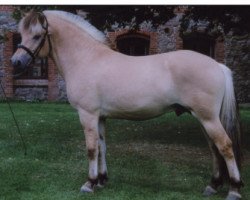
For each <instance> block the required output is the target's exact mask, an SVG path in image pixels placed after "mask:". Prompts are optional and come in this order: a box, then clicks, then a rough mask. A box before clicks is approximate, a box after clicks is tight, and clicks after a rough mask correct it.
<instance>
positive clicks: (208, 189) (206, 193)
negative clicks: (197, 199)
mask: <svg viewBox="0 0 250 200" xmlns="http://www.w3.org/2000/svg"><path fill="white" fill-rule="evenodd" d="M216 193H217V191H216V190H215V189H214V188H212V187H211V186H210V185H208V186H207V187H206V188H205V190H204V192H203V196H205V197H210V196H212V195H214V194H216Z"/></svg>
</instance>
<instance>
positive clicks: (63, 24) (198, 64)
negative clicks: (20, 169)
mask: <svg viewBox="0 0 250 200" xmlns="http://www.w3.org/2000/svg"><path fill="white" fill-rule="evenodd" d="M18 30H19V32H20V34H21V37H22V42H21V44H20V45H19V46H18V49H17V50H16V52H15V53H14V55H13V56H12V58H11V62H12V65H13V66H14V67H16V68H22V69H26V68H27V67H28V66H29V64H30V63H31V62H32V61H33V60H34V58H35V57H47V56H49V57H51V58H52V59H53V61H54V62H55V64H56V65H57V67H58V70H59V72H60V73H61V74H62V76H63V78H64V80H65V82H66V91H67V97H68V101H69V103H70V104H71V106H73V107H74V108H75V109H76V110H77V112H78V114H79V119H80V122H81V124H82V126H83V129H84V134H85V140H86V149H87V155H88V170H89V171H88V179H87V181H86V182H85V183H84V184H83V185H82V187H81V192H94V189H95V187H97V186H100V187H103V186H104V185H105V183H106V182H107V180H108V175H107V164H106V143H105V121H106V119H107V118H117V119H127V120H146V119H151V118H154V117H157V116H160V115H163V114H164V113H166V112H168V111H169V110H173V111H175V112H176V113H177V114H178V115H179V114H181V113H183V112H185V111H188V112H189V113H191V114H192V115H193V116H194V117H195V118H197V119H198V121H199V122H200V124H201V125H202V127H203V129H204V130H205V136H206V138H207V140H208V144H209V147H210V149H211V152H212V160H213V168H212V169H213V170H212V178H211V181H210V183H209V184H208V185H207V186H206V187H205V190H204V192H203V195H204V196H211V195H214V194H215V193H217V191H218V189H219V187H221V186H222V185H223V183H224V182H225V181H228V182H229V184H230V188H229V191H228V194H227V197H226V200H238V199H240V198H241V194H240V188H241V187H242V186H243V182H242V179H241V176H240V165H241V159H240V157H241V151H240V146H241V132H240V125H239V116H238V109H237V103H236V99H235V93H234V85H233V78H232V72H231V70H230V69H229V68H228V67H226V66H225V65H223V64H221V63H218V62H217V61H215V60H214V59H212V58H210V57H208V56H206V55H202V54H200V53H197V52H194V51H190V50H179V51H173V52H168V53H162V54H156V55H148V56H128V55H124V54H122V53H119V52H117V51H114V50H112V49H111V48H110V47H109V45H108V42H107V38H106V36H105V35H104V33H102V32H101V31H99V30H98V29H97V28H95V27H94V26H93V25H91V24H90V23H89V22H88V21H87V20H85V19H83V18H81V17H80V16H77V15H74V14H71V13H68V12H64V11H49V10H46V11H43V12H35V11H31V12H29V13H28V14H26V16H24V17H23V18H22V19H21V21H20V23H19V26H18ZM226 177H228V178H226Z"/></svg>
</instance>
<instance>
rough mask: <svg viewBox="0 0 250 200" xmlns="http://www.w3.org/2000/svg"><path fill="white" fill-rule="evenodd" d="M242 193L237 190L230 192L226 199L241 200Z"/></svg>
mask: <svg viewBox="0 0 250 200" xmlns="http://www.w3.org/2000/svg"><path fill="white" fill-rule="evenodd" d="M240 199H241V195H240V194H239V193H237V192H229V193H228V195H227V198H226V200H240Z"/></svg>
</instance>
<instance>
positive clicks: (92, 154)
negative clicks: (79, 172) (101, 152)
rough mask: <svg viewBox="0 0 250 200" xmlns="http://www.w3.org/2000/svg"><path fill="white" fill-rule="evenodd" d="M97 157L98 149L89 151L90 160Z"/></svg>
mask: <svg viewBox="0 0 250 200" xmlns="http://www.w3.org/2000/svg"><path fill="white" fill-rule="evenodd" d="M96 156H97V149H88V158H89V160H94V159H95V158H96Z"/></svg>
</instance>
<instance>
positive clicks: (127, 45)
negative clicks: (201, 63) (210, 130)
mask: <svg viewBox="0 0 250 200" xmlns="http://www.w3.org/2000/svg"><path fill="white" fill-rule="evenodd" d="M12 12H13V7H12V6H0V16H1V17H0V34H1V35H3V36H4V37H3V36H2V38H4V39H3V42H1V43H0V76H1V80H2V83H3V85H4V88H5V92H6V94H7V96H8V97H10V98H14V99H23V100H48V101H57V100H67V97H66V92H65V83H64V81H63V79H62V78H61V76H60V75H59V73H58V71H57V68H56V66H55V65H54V63H53V62H52V60H50V59H37V60H36V63H35V64H34V66H32V67H31V68H30V69H29V70H28V71H27V72H25V73H24V74H22V75H20V76H19V77H13V74H14V73H18V72H14V71H13V70H14V69H13V68H12V67H11V63H10V58H11V56H12V54H13V52H14V51H15V49H16V47H17V44H18V43H19V42H20V36H19V35H18V34H17V31H16V29H17V25H16V22H15V21H14V20H13V19H12V17H11V13H12ZM182 13H183V12H182V10H179V11H178V10H177V11H176V17H174V18H173V19H171V20H169V21H168V22H166V24H165V25H162V26H159V27H158V28H157V29H155V28H152V25H151V24H150V23H148V22H145V23H142V24H141V25H140V29H139V31H132V30H131V29H130V27H129V26H128V27H125V28H119V27H118V26H117V27H114V28H113V29H114V31H113V32H108V33H107V37H108V38H109V40H110V43H111V47H112V48H113V49H116V50H117V51H120V52H122V53H125V54H129V55H135V56H138V55H148V54H156V53H164V52H169V51H174V50H179V49H192V50H195V51H199V52H201V53H203V54H206V55H208V56H211V57H213V58H214V59H215V60H217V61H219V62H222V63H225V64H226V65H228V66H229V67H231V69H232V70H233V71H234V72H235V79H236V82H235V84H236V90H237V94H238V95H237V98H238V100H239V101H240V102H242V103H246V102H250V94H249V91H250V80H249V79H250V78H249V77H250V69H249V60H250V55H249V53H248V52H246V51H245V53H244V52H241V50H242V49H244V48H246V47H247V45H249V46H250V37H249V36H246V37H245V38H232V37H226V38H222V37H219V38H212V37H209V36H208V35H205V34H204V33H203V31H202V28H201V29H200V31H199V32H197V33H196V34H187V35H186V36H184V37H182V38H181V37H180V36H179V27H180V22H179V20H180V19H181V17H182ZM232 54H234V56H233V57H232ZM241 58H242V59H241ZM243 58H244V59H243ZM243 61H245V63H242V62H243ZM238 66H240V68H239V67H238ZM1 96H2V97H3V94H2V91H0V97H1Z"/></svg>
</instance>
